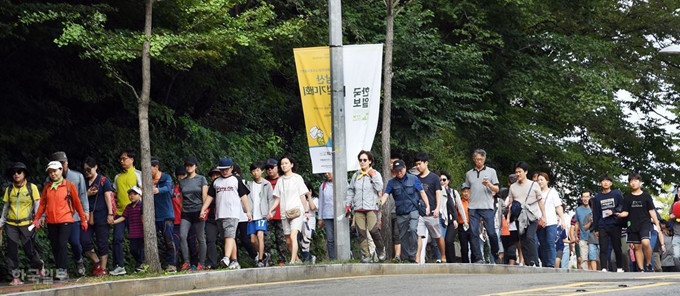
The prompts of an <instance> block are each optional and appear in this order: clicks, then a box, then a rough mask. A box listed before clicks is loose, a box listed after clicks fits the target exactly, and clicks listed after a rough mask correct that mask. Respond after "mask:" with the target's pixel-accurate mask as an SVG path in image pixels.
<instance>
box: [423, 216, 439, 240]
mask: <svg viewBox="0 0 680 296" xmlns="http://www.w3.org/2000/svg"><path fill="white" fill-rule="evenodd" d="M422 219H423V222H424V223H425V227H427V230H428V231H429V232H430V237H431V238H432V239H438V238H440V237H442V227H441V226H440V225H439V218H435V217H434V216H426V217H422ZM418 220H419V221H420V219H418ZM419 233H420V232H419Z"/></svg>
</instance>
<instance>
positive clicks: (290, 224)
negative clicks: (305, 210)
mask: <svg viewBox="0 0 680 296" xmlns="http://www.w3.org/2000/svg"><path fill="white" fill-rule="evenodd" d="M302 219H305V216H304V215H300V217H297V218H295V219H292V220H291V219H286V218H283V217H281V224H282V226H283V234H284V235H289V234H290V232H291V230H293V229H295V230H297V231H298V233H299V232H300V231H301V230H302Z"/></svg>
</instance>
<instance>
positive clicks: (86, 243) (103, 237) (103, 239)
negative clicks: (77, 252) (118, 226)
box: [80, 223, 111, 257]
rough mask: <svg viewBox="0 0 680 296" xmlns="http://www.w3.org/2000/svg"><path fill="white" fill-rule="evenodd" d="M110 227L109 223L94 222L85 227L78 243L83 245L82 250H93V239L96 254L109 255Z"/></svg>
mask: <svg viewBox="0 0 680 296" xmlns="http://www.w3.org/2000/svg"><path fill="white" fill-rule="evenodd" d="M110 230H111V227H110V225H109V224H106V223H103V224H96V223H95V224H94V225H90V226H89V227H88V228H87V231H85V232H83V233H82V235H81V237H80V243H81V244H82V246H83V252H88V251H93V250H94V247H95V243H94V242H95V241H96V246H97V256H99V257H101V256H105V255H106V256H108V255H109V232H110Z"/></svg>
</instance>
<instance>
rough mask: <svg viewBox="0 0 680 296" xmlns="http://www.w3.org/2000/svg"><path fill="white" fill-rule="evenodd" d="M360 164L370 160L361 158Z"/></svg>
mask: <svg viewBox="0 0 680 296" xmlns="http://www.w3.org/2000/svg"><path fill="white" fill-rule="evenodd" d="M359 162H368V158H359Z"/></svg>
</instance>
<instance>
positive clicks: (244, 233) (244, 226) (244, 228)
mask: <svg viewBox="0 0 680 296" xmlns="http://www.w3.org/2000/svg"><path fill="white" fill-rule="evenodd" d="M236 236H237V237H238V238H239V239H240V240H241V247H243V248H245V249H246V252H248V256H250V258H255V256H257V250H255V247H254V246H253V243H252V242H251V241H250V235H248V221H245V222H238V228H236Z"/></svg>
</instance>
